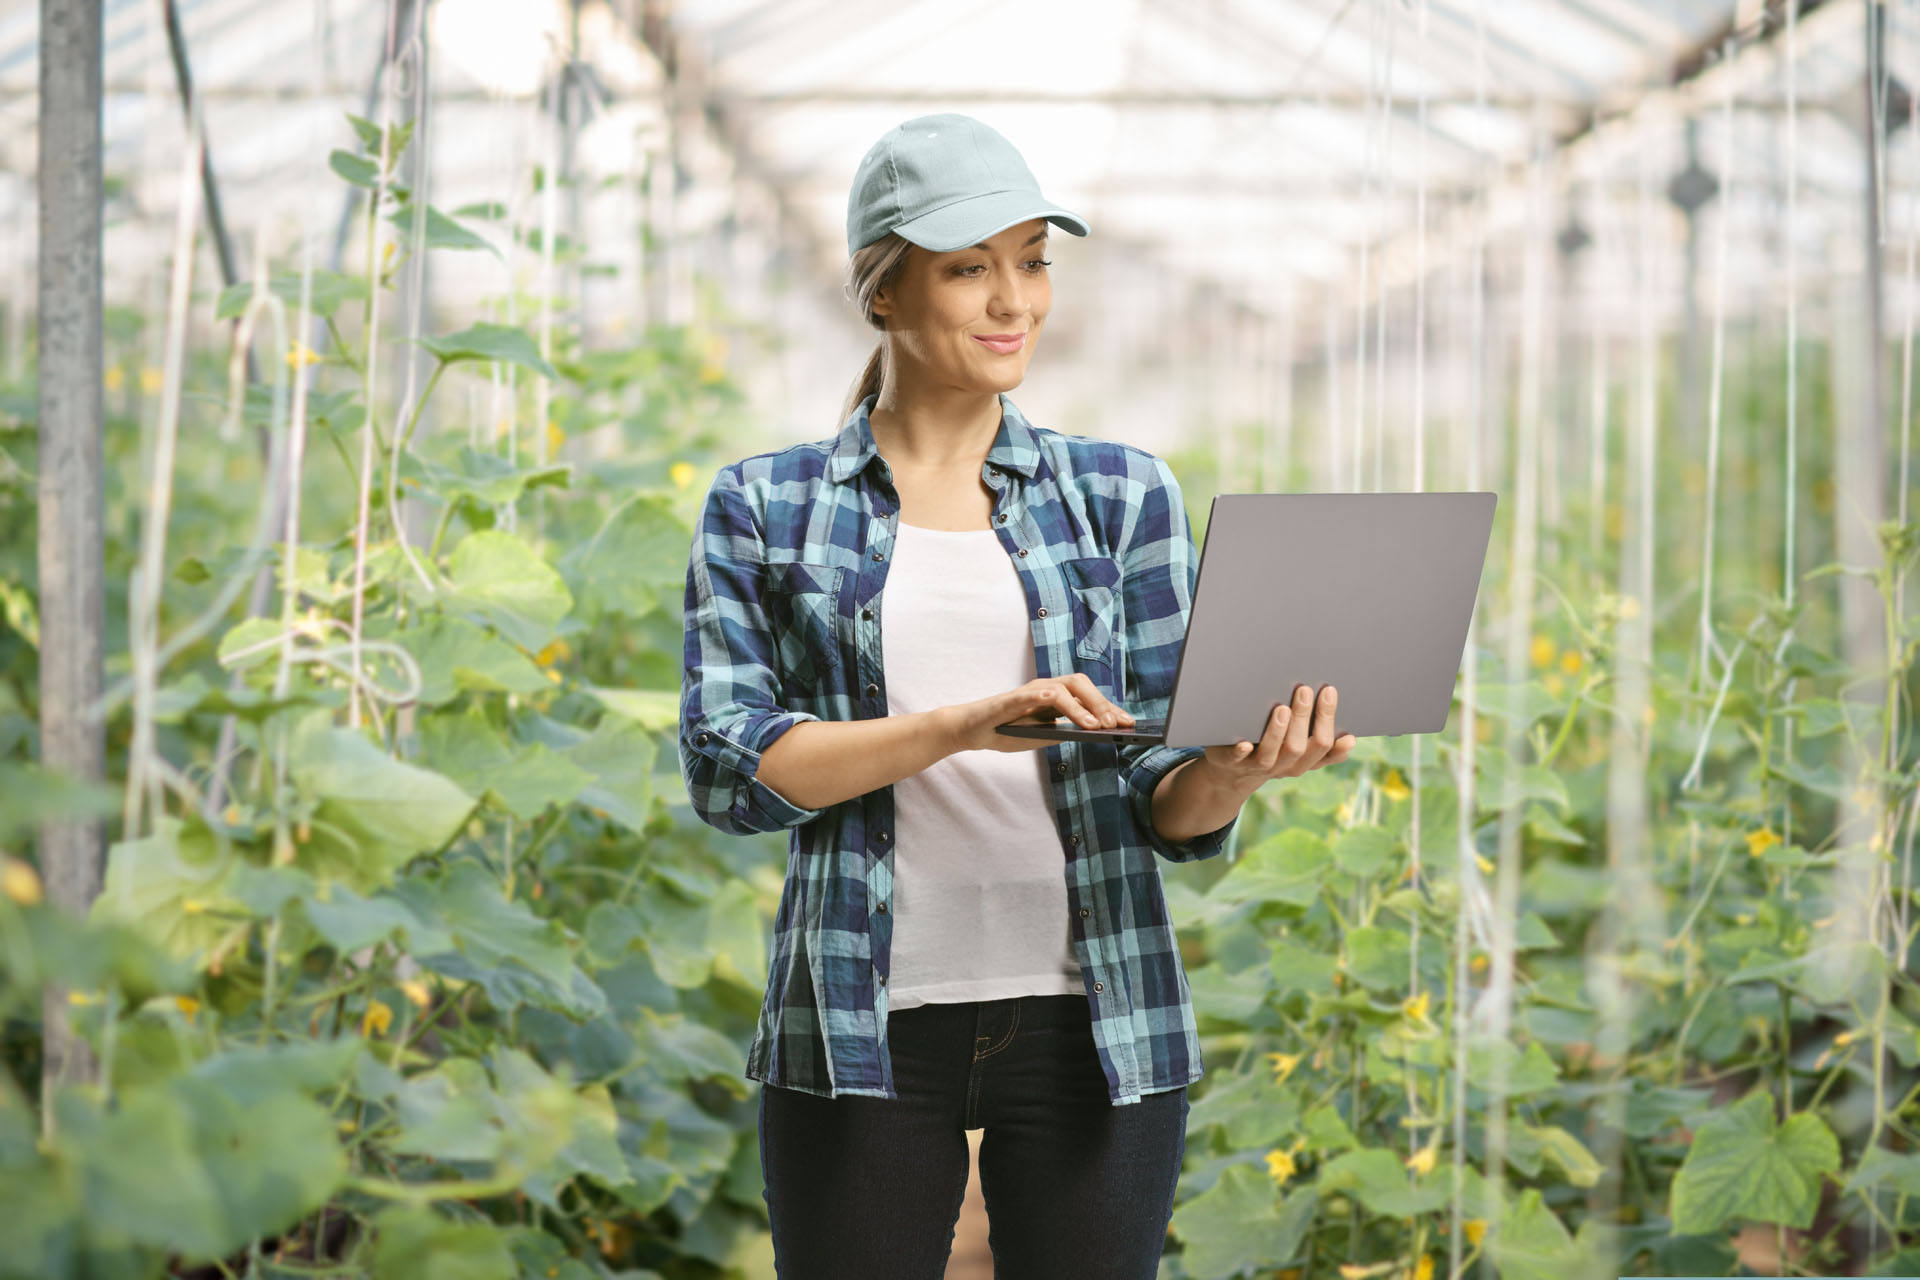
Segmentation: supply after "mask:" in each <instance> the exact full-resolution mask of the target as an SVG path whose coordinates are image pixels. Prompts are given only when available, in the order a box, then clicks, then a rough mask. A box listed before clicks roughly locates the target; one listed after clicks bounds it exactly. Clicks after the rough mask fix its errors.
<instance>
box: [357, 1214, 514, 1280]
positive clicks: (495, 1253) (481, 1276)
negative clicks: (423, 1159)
mask: <svg viewBox="0 0 1920 1280" xmlns="http://www.w3.org/2000/svg"><path fill="white" fill-rule="evenodd" d="M374 1231H375V1233H376V1235H377V1241H376V1243H375V1245H374V1251H373V1274H374V1276H375V1280H515V1277H517V1276H518V1275H519V1274H520V1268H519V1267H518V1266H517V1265H515V1263H514V1261H513V1254H512V1252H511V1251H510V1250H509V1249H508V1248H507V1239H506V1236H505V1234H504V1233H503V1232H502V1231H501V1230H500V1228H499V1227H496V1226H494V1225H493V1224H492V1223H490V1222H459V1223H454V1222H448V1221H445V1220H444V1219H442V1218H440V1217H439V1216H437V1215H436V1214H434V1213H433V1212H432V1211H431V1210H427V1209H410V1208H391V1209H386V1210H384V1211H382V1212H381V1214H380V1216H379V1217H377V1218H375V1219H374Z"/></svg>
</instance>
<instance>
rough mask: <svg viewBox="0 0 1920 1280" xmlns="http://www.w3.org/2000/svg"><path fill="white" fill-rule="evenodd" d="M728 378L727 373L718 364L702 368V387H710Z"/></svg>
mask: <svg viewBox="0 0 1920 1280" xmlns="http://www.w3.org/2000/svg"><path fill="white" fill-rule="evenodd" d="M726 376H727V371H726V370H725V369H722V368H721V367H720V366H719V365H717V364H703V365H701V366H700V385H702V386H706V387H710V386H712V385H713V384H714V383H716V382H719V381H720V380H721V379H723V378H725V377H726Z"/></svg>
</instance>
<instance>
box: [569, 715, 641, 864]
mask: <svg viewBox="0 0 1920 1280" xmlns="http://www.w3.org/2000/svg"><path fill="white" fill-rule="evenodd" d="M659 753H660V748H659V745H658V744H657V743H656V742H655V741H654V738H653V735H652V734H650V733H648V732H647V731H646V730H645V729H642V728H641V727H640V726H638V725H636V724H634V723H633V722H632V721H630V720H623V719H620V718H618V717H616V716H602V717H600V723H598V724H596V725H595V726H594V727H593V732H592V733H590V734H588V735H587V736H586V737H584V738H582V739H581V740H580V741H578V742H576V743H574V744H573V745H572V746H571V747H568V748H567V749H566V751H565V752H563V753H562V754H564V755H565V757H566V758H567V759H568V760H570V761H572V762H573V763H574V764H576V765H578V766H579V767H580V768H582V769H584V770H586V771H587V773H589V774H591V775H592V778H593V780H592V782H591V783H589V784H588V785H587V786H585V787H583V788H581V791H580V794H579V796H578V797H577V798H578V801H579V803H581V804H583V805H586V806H587V807H588V808H590V809H593V810H595V811H597V812H598V813H600V814H602V815H604V816H606V817H608V818H611V819H613V820H614V821H615V822H618V823H619V824H620V825H621V826H623V827H625V828H627V830H629V831H631V832H633V833H634V834H635V835H645V834H646V833H647V815H648V812H649V810H650V809H651V807H652V804H653V765H654V760H655V759H656V757H657V756H658V755H659Z"/></svg>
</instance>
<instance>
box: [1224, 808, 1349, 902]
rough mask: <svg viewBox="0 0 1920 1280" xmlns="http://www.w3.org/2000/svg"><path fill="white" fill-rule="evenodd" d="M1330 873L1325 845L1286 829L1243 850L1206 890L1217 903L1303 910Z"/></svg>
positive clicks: (1314, 837)
mask: <svg viewBox="0 0 1920 1280" xmlns="http://www.w3.org/2000/svg"><path fill="white" fill-rule="evenodd" d="M1332 870H1333V855H1332V854H1331V853H1330V852H1329V851H1328V849H1327V842H1326V841H1325V840H1323V839H1321V838H1320V836H1318V835H1317V834H1315V833H1314V832H1311V831H1308V830H1306V829H1305V828H1303V827H1287V828H1284V829H1283V830H1281V831H1279V832H1277V833H1275V834H1274V835H1271V836H1269V837H1267V838H1266V839H1265V840H1262V841H1261V842H1260V843H1259V844H1256V845H1255V846H1254V847H1253V848H1251V849H1249V850H1247V852H1246V854H1245V856H1243V857H1242V858H1241V859H1240V860H1239V861H1238V862H1236V863H1234V865H1233V867H1232V868H1231V869H1230V870H1229V871H1228V872H1227V874H1226V875H1224V876H1222V877H1221V878H1220V879H1219V880H1218V881H1216V882H1215V883H1214V885H1213V887H1212V888H1210V889H1208V890H1207V897H1209V898H1212V899H1214V900H1216V901H1220V902H1286V903H1291V904H1293V905H1294V906H1299V907H1304V906H1307V905H1309V904H1310V903H1312V902H1313V900H1314V899H1315V898H1316V897H1318V896H1319V894H1320V889H1321V886H1322V885H1324V884H1325V883H1326V878H1327V875H1328V873H1329V872H1330V871H1332Z"/></svg>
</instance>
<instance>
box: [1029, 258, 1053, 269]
mask: <svg viewBox="0 0 1920 1280" xmlns="http://www.w3.org/2000/svg"><path fill="white" fill-rule="evenodd" d="M1035 262H1037V263H1039V264H1040V265H1041V266H1043V267H1050V266H1052V265H1053V259H1052V258H1034V259H1033V260H1032V261H1030V262H1028V263H1027V265H1028V266H1032V265H1033V264H1034V263H1035Z"/></svg>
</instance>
